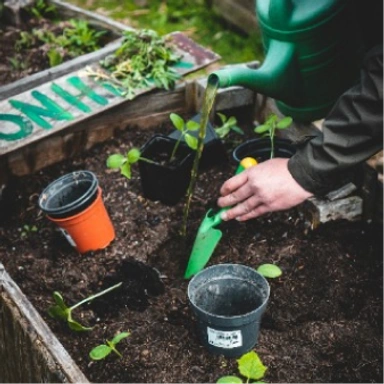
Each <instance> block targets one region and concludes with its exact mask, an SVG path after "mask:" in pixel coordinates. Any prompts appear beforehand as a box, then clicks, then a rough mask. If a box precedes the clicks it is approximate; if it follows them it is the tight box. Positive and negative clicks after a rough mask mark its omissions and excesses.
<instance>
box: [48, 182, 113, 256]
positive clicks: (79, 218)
mask: <svg viewBox="0 0 384 384" xmlns="http://www.w3.org/2000/svg"><path fill="white" fill-rule="evenodd" d="M101 195H102V190H101V188H100V187H98V193H97V197H96V199H95V200H94V201H93V202H92V204H91V205H89V206H88V207H87V208H86V209H84V210H83V211H81V212H79V213H76V214H75V215H73V216H69V217H65V218H54V217H51V216H49V215H47V217H48V219H49V220H51V221H53V222H54V223H56V224H57V225H58V226H59V227H60V228H61V229H63V230H64V231H66V233H67V234H68V235H69V236H70V239H71V240H72V241H73V245H74V246H75V247H76V249H77V250H78V251H79V252H80V253H85V252H89V251H95V250H98V249H103V248H105V247H107V246H108V245H109V244H110V243H111V242H112V241H113V240H114V238H115V230H114V227H113V224H112V222H111V219H110V217H109V215H108V212H107V210H106V208H105V205H104V202H103V200H102V196H101Z"/></svg>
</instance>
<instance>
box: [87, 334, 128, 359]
mask: <svg viewBox="0 0 384 384" xmlns="http://www.w3.org/2000/svg"><path fill="white" fill-rule="evenodd" d="M128 336H130V333H129V332H121V333H119V334H118V335H116V336H115V337H114V338H113V339H112V340H106V344H100V345H98V346H97V347H95V348H93V349H92V350H91V352H89V357H90V358H91V359H92V360H102V359H105V358H106V357H107V356H108V355H109V354H110V353H111V352H114V353H116V355H117V356H119V357H122V355H121V353H120V352H119V351H118V350H117V349H116V344H118V343H119V342H120V341H121V340H123V339H125V338H126V337H128Z"/></svg>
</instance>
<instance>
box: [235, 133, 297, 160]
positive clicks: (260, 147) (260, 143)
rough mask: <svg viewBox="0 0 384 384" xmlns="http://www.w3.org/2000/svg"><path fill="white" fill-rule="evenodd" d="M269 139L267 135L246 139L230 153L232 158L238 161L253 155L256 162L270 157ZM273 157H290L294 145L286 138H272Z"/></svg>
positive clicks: (293, 151)
mask: <svg viewBox="0 0 384 384" xmlns="http://www.w3.org/2000/svg"><path fill="white" fill-rule="evenodd" d="M271 149H272V145H271V140H270V138H269V137H264V138H256V139H251V140H247V141H245V142H244V143H242V144H240V145H239V146H237V147H236V148H235V149H234V150H233V153H232V156H233V159H234V160H235V161H236V162H240V161H241V160H242V159H244V157H248V156H250V157H253V158H255V159H256V160H257V161H258V162H261V161H265V160H268V159H270V157H271ZM274 151H275V154H274V157H283V158H290V157H291V156H293V155H294V154H295V152H296V147H295V145H294V144H293V143H292V142H291V141H290V140H288V139H282V138H276V137H275V138H274Z"/></svg>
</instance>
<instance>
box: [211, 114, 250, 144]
mask: <svg viewBox="0 0 384 384" xmlns="http://www.w3.org/2000/svg"><path fill="white" fill-rule="evenodd" d="M217 115H218V116H219V118H220V121H221V126H220V127H217V128H215V132H216V134H217V136H218V137H219V138H220V139H224V138H225V137H226V136H227V135H228V134H229V133H230V132H231V131H233V132H236V133H238V134H239V135H244V131H243V130H242V129H241V128H240V127H239V126H238V125H237V119H236V117H234V116H231V117H229V118H228V117H227V116H225V115H224V114H223V113H217Z"/></svg>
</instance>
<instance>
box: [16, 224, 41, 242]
mask: <svg viewBox="0 0 384 384" xmlns="http://www.w3.org/2000/svg"><path fill="white" fill-rule="evenodd" d="M37 231H38V229H37V227H36V225H32V226H31V225H28V224H25V225H23V228H22V229H21V235H20V236H21V238H22V239H24V238H26V237H28V236H29V235H31V234H32V233H34V232H37Z"/></svg>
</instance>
